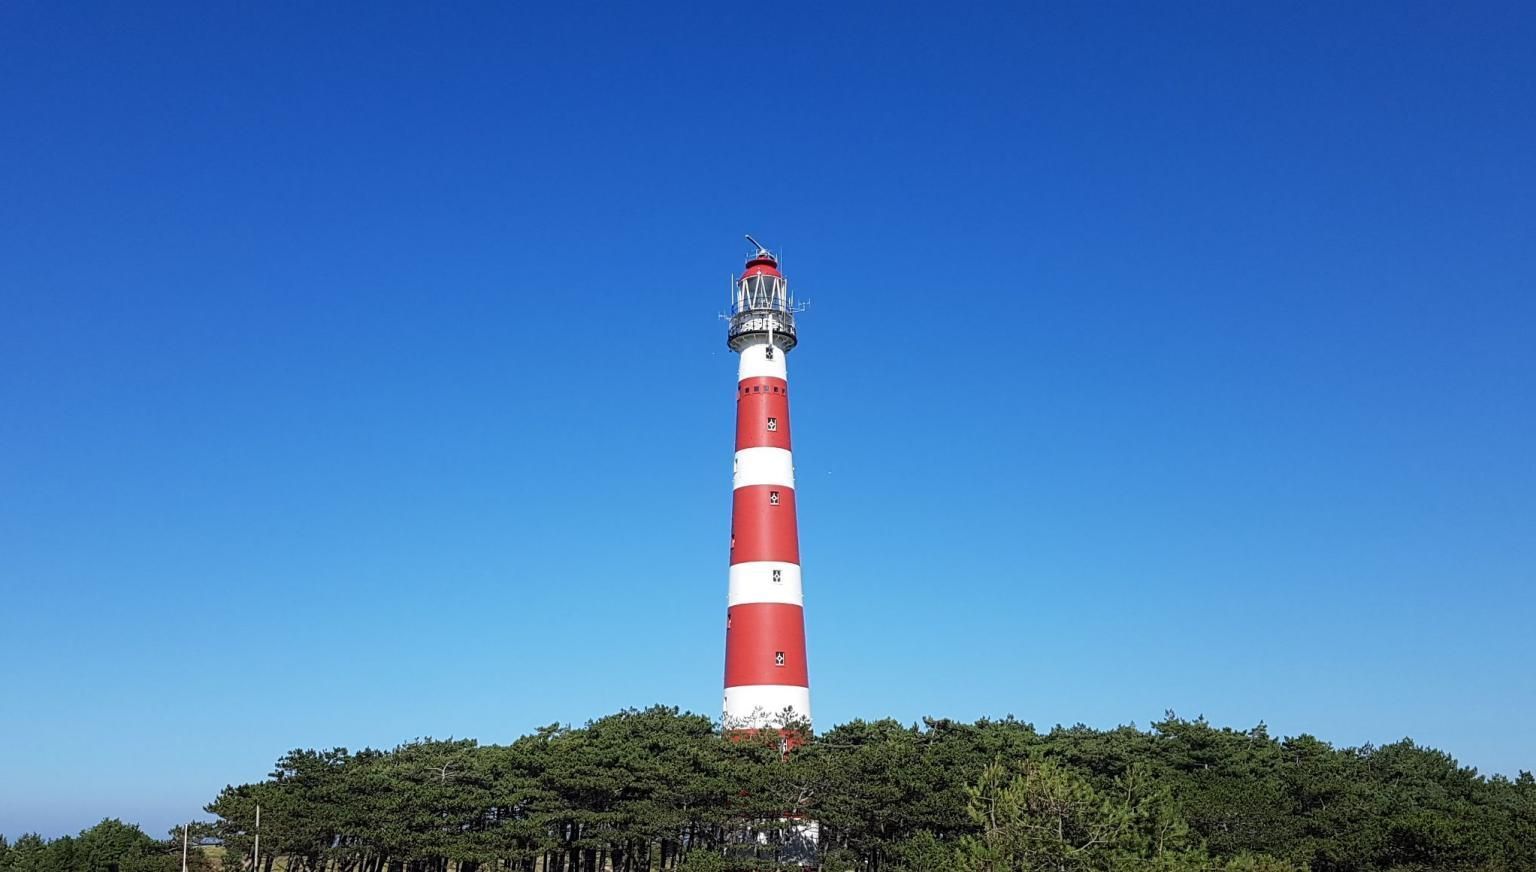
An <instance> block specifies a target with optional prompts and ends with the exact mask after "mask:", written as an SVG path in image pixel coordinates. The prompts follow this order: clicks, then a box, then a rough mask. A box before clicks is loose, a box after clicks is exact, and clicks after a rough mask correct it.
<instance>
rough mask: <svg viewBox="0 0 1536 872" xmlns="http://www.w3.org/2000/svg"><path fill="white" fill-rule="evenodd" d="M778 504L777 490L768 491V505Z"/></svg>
mask: <svg viewBox="0 0 1536 872" xmlns="http://www.w3.org/2000/svg"><path fill="white" fill-rule="evenodd" d="M778 504H779V492H778V491H769V492H768V505H770V506H776V505H778Z"/></svg>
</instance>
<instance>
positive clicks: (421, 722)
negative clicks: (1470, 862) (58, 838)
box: [0, 2, 1536, 835]
mask: <svg viewBox="0 0 1536 872" xmlns="http://www.w3.org/2000/svg"><path fill="white" fill-rule="evenodd" d="M1533 39H1536V15H1533V13H1532V11H1531V9H1530V7H1529V5H1528V4H1517V3H1510V4H1468V5H1461V6H1457V7H1455V8H1451V7H1448V6H1446V5H1444V4H1427V3H1426V4H1417V3H1390V4H1363V3H1362V4H1321V5H1312V6H1306V5H1300V6H1298V5H1295V4H1278V3H1254V4H1215V3H1212V4H1204V3H1192V4H1180V5H1177V6H1173V5H1169V6H1165V7H1163V8H1151V7H1149V6H1148V5H1146V4H1124V5H1120V4H1093V5H1085V4H1058V5H1049V6H1047V5H1031V6H1024V5H1018V4H1002V5H994V6H986V5H967V4H962V5H961V6H960V7H957V8H941V7H940V6H935V5H932V4H924V5H914V6H911V7H906V8H902V7H900V6H895V5H889V4H887V5H880V6H875V5H869V6H859V5H855V4H831V5H828V4H805V5H801V4H792V5H789V6H773V7H750V6H739V5H738V6H723V5H722V6H698V7H691V8H685V7H682V6H668V5H667V4H645V5H636V6H632V7H623V8H609V7H606V6H599V5H595V4H560V5H558V6H556V5H554V4H550V5H547V6H544V7H542V8H539V7H533V6H531V5H526V4H525V5H523V6H521V7H516V6H514V5H511V4H485V5H483V6H470V5H461V6H458V7H456V8H454V9H448V8H445V7H441V6H439V7H426V6H417V7H406V6H392V5H385V6H383V7H380V6H377V5H374V6H357V7H352V8H343V7H341V6H339V5H337V6H332V7H329V8H326V9H315V8H307V7H300V6H289V7H286V8H280V7H278V6H274V5H272V4H258V5H255V6H244V7H239V8H233V7H229V6H227V5H214V6H208V5H206V4H203V5H193V4H187V5H182V6H175V5H153V4H145V5H142V6H141V5H123V4H117V5H107V4H94V5H87V6H79V7H66V6H60V5H59V4H48V3H36V2H12V3H7V4H5V5H4V7H3V9H0V82H4V85H3V86H0V117H3V118H4V123H3V124H0V354H3V360H4V363H5V365H4V366H3V367H0V407H3V409H4V412H3V414H0V602H3V607H0V608H3V612H0V627H3V632H0V770H3V772H4V775H3V776H0V832H4V833H8V834H11V835H14V834H16V833H19V832H21V831H24V830H40V831H43V832H45V833H49V834H57V833H61V832H66V831H74V830H77V829H79V828H81V827H83V826H86V825H89V824H90V823H92V822H94V821H95V820H97V819H100V818H101V817H103V816H106V815H113V816H121V817H123V818H125V819H128V820H133V821H138V822H140V823H142V824H143V825H144V826H145V827H146V829H148V830H150V831H151V832H154V833H157V834H158V833H160V832H163V831H164V830H165V829H166V828H167V827H168V826H170V825H171V823H172V822H174V821H178V820H182V819H184V818H186V817H187V816H189V815H192V814H193V813H195V812H196V811H197V810H198V809H200V807H201V806H202V804H203V803H205V802H207V801H208V800H209V799H211V798H212V797H213V796H214V794H215V793H216V792H217V791H218V790H219V789H220V788H221V787H222V786H224V785H225V784H226V783H229V782H241V781H247V780H253V779H257V778H260V777H261V776H262V775H263V774H264V773H265V772H266V771H267V769H268V767H269V765H270V764H271V762H272V761H273V760H274V759H275V758H276V757H277V756H278V755H279V754H281V753H282V752H283V751H284V750H286V749H289V748H292V747H298V746H303V747H311V746H332V745H342V746H347V747H354V748H355V747H360V746H363V745H375V746H378V745H384V746H389V745H393V744H395V743H397V742H399V741H402V740H406V739H410V738H412V737H416V736H426V735H431V736H439V737H444V736H450V735H451V736H472V737H476V738H479V739H480V740H482V741H487V742H505V741H509V740H511V739H514V738H516V737H517V736H519V735H521V734H523V733H525V732H527V731H529V730H531V729H532V728H534V727H535V726H537V725H540V724H545V723H549V722H552V721H562V722H577V723H579V722H581V721H584V720H586V719H588V718H590V717H595V716H599V715H602V714H605V713H608V712H612V711H614V710H617V709H619V708H621V707H624V706H640V705H647V704H651V703H656V702H662V703H668V704H674V705H679V706H682V707H684V708H688V709H692V710H696V711H701V712H706V713H710V714H715V713H716V710H717V707H718V704H719V697H720V684H721V671H722V658H723V654H722V643H723V625H722V624H723V620H722V615H723V610H724V606H725V592H726V591H725V583H726V562H727V554H726V547H727V535H728V534H727V530H728V513H729V506H730V462H731V450H732V434H733V423H732V415H733V393H732V389H733V383H734V376H735V371H734V365H733V361H732V359H731V356H730V354H729V353H728V351H727V350H726V349H725V345H724V327H723V325H722V324H721V323H720V322H719V321H718V320H717V319H716V317H715V316H716V314H717V313H718V312H719V311H720V310H721V309H722V308H723V307H724V305H725V299H726V277H727V275H728V274H729V273H730V272H731V271H733V270H739V269H740V267H741V262H742V258H743V256H744V255H745V254H746V253H747V249H746V246H745V244H744V243H743V242H742V240H741V234H742V233H745V232H751V233H753V234H755V235H757V236H758V237H759V238H761V239H763V240H764V241H766V242H767V243H768V244H770V245H771V246H774V247H777V248H782V249H783V253H784V257H785V264H784V265H785V270H786V273H787V274H788V276H789V278H790V281H791V286H792V287H793V288H795V289H796V290H797V292H798V293H799V294H800V296H802V297H805V298H809V299H810V300H811V301H812V306H811V309H810V310H809V311H808V312H807V313H806V315H805V316H804V317H803V318H802V321H801V325H802V329H801V333H802V345H801V347H800V348H798V349H797V350H796V351H795V352H794V354H793V355H791V357H790V372H791V379H792V380H793V382H794V385H795V394H794V396H795V410H794V423H795V431H796V432H795V448H796V461H797V465H798V468H799V489H798V498H799V504H800V513H801V514H800V521H801V539H802V557H803V561H804V566H805V573H806V574H805V579H806V582H805V583H806V597H807V608H808V613H807V623H808V632H809V649H810V657H811V683H812V695H813V703H814V707H815V711H816V715H817V718H818V721H819V722H820V723H822V724H824V725H830V724H833V723H837V722H841V721H845V720H848V719H851V718H854V717H880V716H886V715H889V716H894V717H897V718H900V719H902V720H904V721H911V720H915V719H917V718H919V717H921V716H923V715H927V714H932V715H939V716H949V717H957V718H967V719H969V718H975V717H979V716H982V715H1002V714H1006V713H1012V714H1015V715H1017V716H1019V717H1021V718H1024V719H1027V720H1030V721H1033V722H1035V723H1036V724H1038V725H1040V726H1042V727H1048V726H1050V725H1052V724H1056V723H1067V724H1070V723H1075V722H1083V723H1087V724H1090V725H1094V726H1103V727H1107V726H1113V725H1115V724H1118V723H1124V722H1135V723H1138V724H1142V725H1145V724H1147V723H1148V722H1150V721H1152V720H1155V719H1157V718H1158V717H1159V716H1161V714H1162V713H1163V711H1164V710H1165V709H1173V710H1176V711H1177V712H1179V713H1180V714H1183V715H1190V716H1193V715H1196V714H1204V715H1206V716H1207V717H1209V718H1211V719H1212V720H1214V721H1216V722H1218V723H1221V724H1229V725H1235V726H1243V727H1246V726H1251V725H1253V724H1256V723H1258V722H1260V721H1264V722H1266V723H1268V724H1269V725H1270V728H1271V730H1272V731H1274V732H1278V733H1282V734H1294V733H1298V732H1304V731H1305V732H1311V733H1314V734H1317V735H1319V736H1321V737H1322V738H1325V739H1327V740H1330V741H1333V742H1337V743H1340V744H1350V745H1353V744H1360V743H1364V742H1385V741H1392V740H1395V739H1398V738H1400V737H1402V736H1405V735H1408V736H1412V737H1413V738H1415V739H1417V740H1419V741H1421V742H1425V743H1428V744H1431V745H1435V746H1438V747H1442V748H1444V749H1446V750H1448V751H1450V752H1451V753H1453V754H1455V755H1456V756H1457V757H1458V758H1459V759H1460V760H1462V761H1463V762H1464V763H1466V764H1469V765H1475V766H1477V767H1479V768H1480V769H1482V770H1483V771H1497V772H1505V773H1511V774H1512V773H1514V772H1516V771H1518V770H1519V769H1522V768H1525V769H1529V768H1532V767H1533V766H1536V749H1533V746H1532V742H1531V731H1530V729H1529V725H1530V723H1531V722H1532V721H1533V720H1536V692H1533V691H1536V680H1533V678H1532V674H1533V670H1532V664H1533V662H1536V641H1533V639H1536V633H1533V632H1532V621H1533V616H1536V594H1533V593H1532V588H1533V584H1536V463H1533V459H1532V457H1533V454H1532V446H1533V445H1536V403H1533V401H1532V397H1533V396H1536V295H1533V288H1536V253H1533V252H1536V246H1533V245H1532V239H1536V209H1533V204H1536V161H1533V160H1532V158H1531V155H1532V154H1533V153H1536V136H1533V134H1536V116H1533V113H1532V107H1533V106H1536V61H1533V60H1532V58H1533V57H1536V52H1533V51H1532V50H1531V47H1532V45H1533V44H1536V43H1533Z"/></svg>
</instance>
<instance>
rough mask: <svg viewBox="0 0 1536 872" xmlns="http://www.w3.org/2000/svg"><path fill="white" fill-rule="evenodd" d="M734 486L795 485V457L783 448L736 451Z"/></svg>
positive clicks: (790, 486) (789, 486)
mask: <svg viewBox="0 0 1536 872" xmlns="http://www.w3.org/2000/svg"><path fill="white" fill-rule="evenodd" d="M732 478H733V479H734V481H733V483H732V485H731V486H732V487H749V486H751V485H754V484H781V485H783V486H785V487H788V488H792V487H794V486H795V459H794V457H792V456H791V455H790V453H789V451H788V450H786V449H783V448H768V447H761V448H743V449H741V450H740V451H738V452H736V464H735V474H734V475H733V476H732Z"/></svg>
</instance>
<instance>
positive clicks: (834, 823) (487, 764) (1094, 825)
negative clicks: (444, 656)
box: [0, 708, 1536, 872]
mask: <svg viewBox="0 0 1536 872" xmlns="http://www.w3.org/2000/svg"><path fill="white" fill-rule="evenodd" d="M791 744H792V743H791ZM257 803H260V805H261V809H262V826H261V838H262V849H263V850H262V855H263V869H262V870H260V872H448V870H449V869H450V867H452V868H453V869H454V870H456V872H498V870H507V872H598V870H614V872H624V870H628V872H634V870H658V869H676V870H682V872H687V870H724V869H745V868H772V867H774V864H775V861H776V860H783V859H784V858H785V857H786V856H790V855H792V854H793V850H794V847H795V846H796V844H797V840H798V838H799V837H800V836H801V835H802V834H803V833H804V831H805V829H806V821H811V820H814V821H816V822H817V826H819V831H820V851H821V856H820V864H821V867H822V868H823V869H825V870H829V872H830V870H845V869H848V870H861V872H898V870H950V869H956V870H977V872H982V870H985V872H1001V870H1036V869H1038V870H1057V872H1063V870H1170V872H1171V870H1196V869H1200V870H1231V872H1242V870H1247V872H1279V870H1287V869H1312V870H1318V872H1356V870H1358V872H1365V870H1401V872H1407V870H1490V872H1492V870H1536V780H1533V779H1532V777H1531V775H1530V774H1529V773H1522V774H1521V775H1520V777H1519V778H1518V779H1515V780H1510V779H1507V778H1503V777H1498V776H1495V777H1492V778H1485V777H1481V776H1479V775H1478V774H1477V773H1476V772H1475V771H1474V770H1471V769H1467V768H1463V767H1460V766H1458V765H1457V764H1456V761H1455V760H1453V759H1451V758H1450V757H1449V756H1447V755H1446V754H1444V753H1441V752H1439V751H1435V750H1431V749H1427V748H1422V747H1419V746H1417V745H1415V744H1413V743H1412V742H1410V741H1406V740H1405V741H1402V742H1398V743H1395V744H1391V745H1385V746H1381V747H1364V748H1348V749H1337V748H1333V747H1331V746H1329V745H1328V744H1326V743H1324V742H1321V741H1319V740H1317V739H1315V738H1312V737H1308V736H1301V737H1297V738H1292V739H1284V740H1280V739H1275V738H1272V737H1271V736H1269V735H1268V733H1267V732H1266V731H1265V729H1264V728H1263V727H1258V728H1255V729H1252V730H1246V731H1239V730H1230V729H1218V728H1215V727H1212V726H1210V725H1209V724H1207V723H1206V722H1204V721H1203V720H1195V721H1189V720H1180V719H1177V718H1175V717H1172V716H1169V717H1168V718H1167V719H1165V720H1163V721H1161V722H1159V723H1156V724H1154V725H1153V727H1152V729H1150V730H1138V729H1135V728H1132V727H1121V728H1119V729H1115V730H1108V731H1104V730H1093V729H1088V728H1086V727H1081V726H1079V727H1072V728H1059V727H1058V728H1057V729H1055V730H1052V731H1051V732H1049V733H1040V732H1037V731H1036V730H1035V729H1034V728H1033V727H1031V726H1030V725H1028V724H1025V723H1021V722H1018V721H1014V720H1011V719H1010V720H1002V721H987V720H983V721H980V722H978V723H974V724H967V723H957V722H953V721H941V720H928V721H925V722H924V723H923V724H922V725H914V726H903V725H901V724H899V723H896V722H894V721H878V722H872V723H871V722H863V721H855V722H853V723H849V724H844V725H842V726H839V727H836V728H834V729H832V730H829V731H827V732H825V733H822V734H820V735H819V736H817V737H816V738H815V740H814V741H812V742H809V743H807V744H804V745H802V746H800V747H797V748H794V749H793V750H792V751H791V752H790V753H788V754H787V755H786V754H785V753H783V748H782V745H781V740H780V736H779V734H778V733H776V732H769V733H765V734H762V735H760V736H756V737H753V738H751V739H746V740H743V739H742V738H741V737H739V736H730V737H723V736H722V735H721V734H720V732H719V731H718V729H716V728H715V726H714V725H713V724H711V722H710V721H709V720H708V719H706V718H703V717H699V716H696V715H688V714H680V713H678V712H677V711H676V710H675V709H667V708H653V709H648V710H645V711H626V712H621V713H619V714H616V715H612V716H610V717H606V718H602V719H600V720H597V721H594V722H592V723H590V724H588V725H586V726H585V727H582V728H578V729H571V728H562V727H557V726H551V727H547V728H544V729H541V730H539V731H538V732H536V733H535V734H533V735H530V736H526V737H524V738H522V739H520V740H518V741H516V742H514V743H512V744H511V745H506V746H481V745H477V744H476V743H475V742H473V741H467V740H458V741H432V740H422V741H416V742H411V743H408V744H405V745H402V746H400V747H398V748H395V749H394V750H392V751H376V750H362V751H357V752H349V751H346V750H344V749H339V748H338V749H331V750H324V751H313V750H298V751H293V752H290V753H288V754H286V755H285V756H283V758H282V759H281V760H279V761H278V763H277V767H276V770H275V771H274V772H273V773H272V774H271V776H270V777H269V778H268V779H267V780H265V781H262V782H260V783H257V784H247V785H241V786H232V787H228V788H226V789H225V790H224V791H223V792H222V793H220V794H219V796H218V797H217V798H216V799H215V800H214V801H213V802H212V803H210V804H209V806H208V810H209V811H210V812H212V813H213V814H215V815H216V816H217V821H216V823H215V824H214V825H213V827H212V831H213V832H214V833H215V834H216V835H218V836H219V837H221V838H222V839H223V840H224V842H225V845H226V847H227V850H228V854H227V856H228V857H231V858H235V857H245V858H246V860H245V863H246V865H247V866H248V865H249V857H250V855H251V847H252V845H251V839H252V835H253V832H254V813H255V807H256V804H257ZM85 836H86V834H82V835H81V837H80V841H84V840H85ZM27 838H34V839H35V837H27ZM24 841H26V839H25V838H24V839H23V840H21V841H18V843H17V844H16V845H14V846H11V847H10V848H8V849H6V850H5V851H4V852H3V854H0V856H3V858H4V859H3V860H0V872H161V870H162V868H163V867H158V866H146V867H137V866H133V865H131V863H129V862H122V863H121V864H120V865H119V866H117V867H114V868H109V867H108V866H106V865H103V864H102V863H101V862H100V861H98V860H94V859H81V860H74V859H71V860H68V861H59V862H52V863H48V864H44V863H41V862H40V861H38V860H37V855H38V844H37V843H36V841H35V840H34V841H33V842H28V846H27V847H26V848H23V845H22V842H24ZM61 841H62V840H61ZM55 844H56V843H55ZM71 850H73V849H71ZM65 853H68V851H65ZM151 853H152V852H151ZM481 867H486V868H484V869H482V868H481Z"/></svg>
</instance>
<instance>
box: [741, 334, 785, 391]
mask: <svg viewBox="0 0 1536 872" xmlns="http://www.w3.org/2000/svg"><path fill="white" fill-rule="evenodd" d="M775 344H777V343H775ZM740 357H741V360H740V361H739V362H738V363H737V364H736V380H737V381H741V380H742V379H748V378H759V377H762V376H767V377H769V378H781V379H784V380H785V381H788V380H789V375H788V370H787V368H786V366H785V363H784V357H785V354H784V349H783V348H775V349H774V350H773V356H772V357H769V356H768V342H767V341H766V340H764V341H762V342H754V343H753V344H751V345H748V346H746V347H745V348H743V349H741V352H740Z"/></svg>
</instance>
